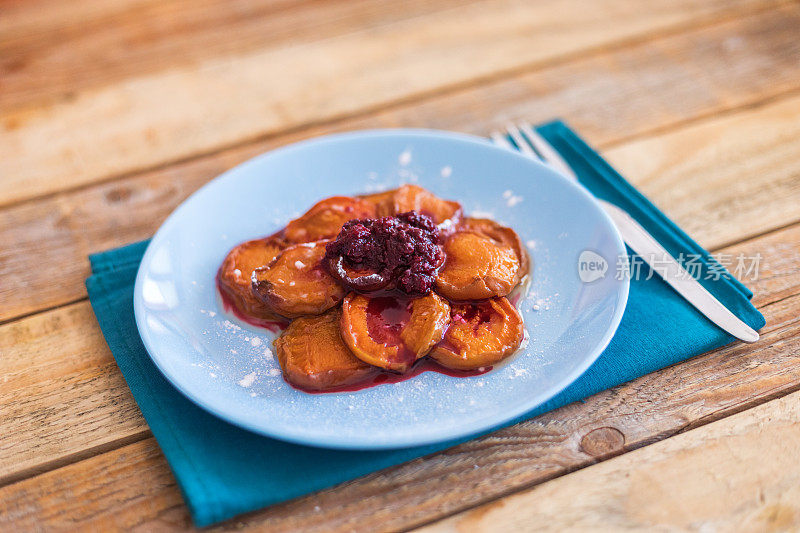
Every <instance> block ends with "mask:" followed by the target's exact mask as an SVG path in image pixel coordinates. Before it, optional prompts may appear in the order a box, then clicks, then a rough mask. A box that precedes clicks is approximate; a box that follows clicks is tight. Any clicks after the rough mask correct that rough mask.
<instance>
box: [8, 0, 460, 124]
mask: <svg viewBox="0 0 800 533" xmlns="http://www.w3.org/2000/svg"><path fill="white" fill-rule="evenodd" d="M463 3H464V2H457V1H456V0H436V1H435V2H431V1H426V0H408V1H405V2H402V3H399V2H392V1H390V0H356V1H352V0H327V1H325V2H319V1H315V0H302V1H297V0H267V1H260V2H249V1H243V0H236V1H225V0H211V1H205V2H196V1H192V0H170V1H161V2H157V1H153V0H133V1H128V2H119V3H118V2H103V3H100V4H97V3H96V2H95V0H80V1H79V2H70V9H64V7H63V3H58V4H56V5H54V4H53V3H51V2H49V1H47V2H41V1H40V2H37V3H36V5H35V6H33V5H27V6H26V7H25V8H21V9H20V8H18V9H16V10H10V12H8V13H5V14H4V15H5V16H3V17H0V57H3V58H5V61H2V62H0V78H2V79H3V91H2V94H0V113H8V112H11V111H21V110H24V109H33V108H34V107H37V106H42V105H50V104H54V103H58V102H60V101H64V100H70V99H72V98H74V96H75V95H76V94H77V93H79V92H84V91H87V90H94V89H98V88H100V87H104V86H108V85H111V84H114V83H118V82H120V81H123V80H126V79H129V78H132V77H136V76H140V75H143V74H154V73H157V72H163V71H165V70H169V69H172V68H181V67H185V66H186V65H187V64H197V63H199V62H202V61H206V60H209V59H211V58H218V57H230V56H234V55H237V54H242V53H248V52H250V51H253V50H257V49H260V48H266V47H276V46H286V45H292V46H295V45H298V44H300V43H303V42H308V41H319V40H322V39H328V38H331V37H334V36H336V35H342V34H346V33H351V32H353V31H356V30H358V29H359V28H363V27H375V26H379V25H382V24H386V23H387V22H393V21H398V20H407V19H411V18H414V17H418V16H420V15H423V14H429V13H433V12H437V11H442V10H444V9H448V8H452V7H454V6H456V5H463ZM29 4H30V3H29ZM1 9H2V7H0V10H1Z"/></svg>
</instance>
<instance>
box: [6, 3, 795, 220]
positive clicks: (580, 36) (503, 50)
mask: <svg viewBox="0 0 800 533" xmlns="http://www.w3.org/2000/svg"><path fill="white" fill-rule="evenodd" d="M779 3H780V2H779V1H778V0H774V1H772V2H770V1H769V0H712V1H709V0H706V1H699V0H660V1H657V2H648V3H646V4H644V3H638V2H635V3H631V2H628V1H627V0H602V1H601V2H599V3H595V6H594V9H586V8H585V5H584V3H583V2H580V1H578V0H563V1H562V2H560V3H557V4H552V3H548V4H541V3H531V2H525V1H522V0H484V1H482V2H479V3H475V4H469V5H466V6H463V7H458V8H454V9H451V10H446V11H442V12H437V13H431V14H428V15H422V16H419V17H415V18H412V19H408V20H398V21H393V22H387V23H385V24H382V25H377V26H372V27H370V26H363V27H362V26H359V31H354V32H351V33H347V34H344V35H340V36H335V37H332V38H329V39H323V40H320V41H311V42H307V43H301V44H298V45H296V46H285V45H278V46H275V47H271V46H266V47H264V48H259V49H258V50H255V51H252V52H247V53H242V54H238V55H236V54H234V55H232V56H226V57H214V58H210V59H208V60H204V61H199V62H198V63H196V64H194V63H188V64H184V65H182V66H176V67H174V68H170V69H168V70H165V71H163V72H154V73H152V74H148V73H144V74H142V75H140V76H137V77H133V78H130V79H125V80H122V81H120V82H119V83H116V84H113V85H110V86H107V87H101V88H98V89H89V90H86V91H79V92H77V93H76V94H74V95H72V96H71V98H70V99H69V100H67V101H60V102H58V103H55V104H52V105H49V106H44V107H41V108H36V109H24V110H21V111H19V112H15V111H11V112H9V113H4V114H2V115H0V123H2V125H3V126H2V127H3V129H2V130H1V131H0V134H1V136H0V175H3V176H4V179H3V181H2V182H0V202H1V203H4V204H8V203H13V202H18V201H21V200H24V199H28V198H32V197H35V196H38V195H42V194H48V193H53V192H56V191H59V190H64V189H66V188H71V187H75V186H78V185H85V184H88V183H93V182H96V181H98V180H103V179H107V178H108V177H110V176H117V175H120V174H124V173H130V172H132V171H136V170H141V169H144V168H148V167H153V166H155V165H163V164H165V163H166V162H169V161H176V160H178V159H181V158H186V157H189V156H192V155H196V154H198V153H202V152H208V151H212V150H218V149H220V148H222V147H225V146H229V145H232V144H234V143H240V142H242V141H245V140H248V139H253V138H255V137H259V136H264V135H266V134H269V133H274V132H277V131H280V130H284V129H286V128H290V127H297V126H299V125H302V124H308V123H314V122H319V121H323V120H330V119H332V118H335V117H341V116H344V115H347V114H352V113H356V112H362V111H363V110H365V109H369V108H375V107H377V106H385V105H387V104H389V103H392V102H398V101H401V100H407V99H409V98H412V97H414V96H418V95H421V94H424V93H429V92H432V91H439V90H442V89H444V88H447V87H457V86H460V85H463V84H466V83H468V82H471V81H475V80H477V79H481V78H487V77H492V76H497V75H499V74H501V73H504V72H509V71H513V70H515V69H519V68H521V67H525V66H529V65H531V64H534V63H544V62H550V61H554V60H556V59H557V58H559V57H562V56H565V55H568V54H577V53H578V52H584V51H586V50H587V49H593V48H600V47H603V46H609V45H612V44H619V43H621V42H626V41H631V40H636V39H643V38H651V37H652V36H653V35H654V34H658V33H660V32H669V31H676V30H677V29H680V28H684V27H687V26H692V25H697V24H701V23H703V22H708V21H711V20H718V19H719V18H720V17H721V16H735V15H737V14H741V13H743V12H752V11H753V10H757V9H763V8H765V7H767V6H771V5H778V4H779ZM565 20H569V21H570V24H569V25H568V26H565V25H564V24H563V21H565ZM465 57H467V58H469V60H465V59H464V58H465ZM272 73H275V75H270V74H272ZM288 73H290V75H288ZM198 110H202V112H200V113H199V112H198ZM254 117H258V118H257V119H254Z"/></svg>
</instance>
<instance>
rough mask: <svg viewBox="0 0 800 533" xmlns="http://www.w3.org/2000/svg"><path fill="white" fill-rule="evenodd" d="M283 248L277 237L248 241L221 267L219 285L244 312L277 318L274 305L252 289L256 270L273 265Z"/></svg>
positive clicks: (234, 251) (231, 252) (228, 256)
mask: <svg viewBox="0 0 800 533" xmlns="http://www.w3.org/2000/svg"><path fill="white" fill-rule="evenodd" d="M282 248H283V245H282V243H281V242H280V240H279V239H277V238H272V237H269V238H266V239H255V240H252V241H247V242H244V243H242V244H240V245H239V246H237V247H235V248H234V249H233V250H231V251H230V252H228V255H227V256H226V257H225V260H224V261H223V262H222V266H220V268H219V272H218V274H217V280H218V281H219V288H220V290H221V291H223V292H224V293H225V294H226V295H227V296H228V298H229V299H230V300H231V302H232V303H233V304H234V305H235V306H236V307H237V308H238V309H239V310H240V311H241V312H243V313H245V314H247V315H250V316H254V317H256V318H274V317H275V315H274V313H273V312H272V311H271V310H270V308H269V307H268V306H267V305H266V304H264V302H262V301H261V300H260V299H259V298H257V297H256V296H255V295H254V294H253V291H252V289H251V281H250V278H251V276H252V274H253V270H255V269H257V268H259V267H263V266H265V265H268V264H270V263H271V262H272V261H273V260H274V259H275V258H276V257H277V256H278V254H279V253H281V249H282Z"/></svg>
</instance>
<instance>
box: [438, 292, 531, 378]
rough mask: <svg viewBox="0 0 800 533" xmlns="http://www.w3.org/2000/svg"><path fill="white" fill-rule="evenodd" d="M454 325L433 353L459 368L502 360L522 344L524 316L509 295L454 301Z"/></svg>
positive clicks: (489, 364) (444, 362) (439, 361)
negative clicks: (507, 296)
mask: <svg viewBox="0 0 800 533" xmlns="http://www.w3.org/2000/svg"><path fill="white" fill-rule="evenodd" d="M450 313H451V320H450V327H449V328H448V329H447V333H446V334H445V336H444V338H443V339H442V341H441V342H440V343H438V344H437V345H436V346H434V348H433V349H432V350H431V352H430V357H431V358H432V359H434V360H435V361H436V362H437V363H439V364H440V365H442V366H444V367H447V368H452V369H455V370H476V369H480V368H485V367H490V366H492V365H495V364H497V363H498V362H500V361H502V360H503V359H505V358H506V357H508V356H509V355H511V354H512V353H514V352H515V351H516V350H517V349H518V348H519V346H520V343H521V342H522V339H523V336H524V333H525V332H524V330H523V324H522V316H520V314H519V312H518V311H517V309H516V308H515V307H514V306H513V305H511V302H509V301H508V298H492V299H490V300H483V301H480V302H476V303H463V304H454V305H453V306H452V307H451V311H450Z"/></svg>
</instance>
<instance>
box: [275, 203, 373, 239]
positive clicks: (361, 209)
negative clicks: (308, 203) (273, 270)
mask: <svg viewBox="0 0 800 533" xmlns="http://www.w3.org/2000/svg"><path fill="white" fill-rule="evenodd" d="M374 216H375V206H374V205H373V204H371V203H370V202H367V201H365V200H363V199H361V198H351V197H349V196H332V197H331V198H326V199H325V200H322V201H320V202H317V203H316V204H314V205H313V206H312V207H311V209H309V210H308V211H306V213H305V214H304V215H303V216H301V217H300V218H296V219H294V220H292V221H291V222H289V224H287V225H286V229H285V230H284V235H285V237H286V240H287V241H289V242H292V243H301V242H312V241H318V240H321V239H330V238H332V237H336V235H337V234H338V233H339V230H340V229H342V224H344V223H345V222H347V221H348V220H353V219H356V218H372V217H374Z"/></svg>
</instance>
